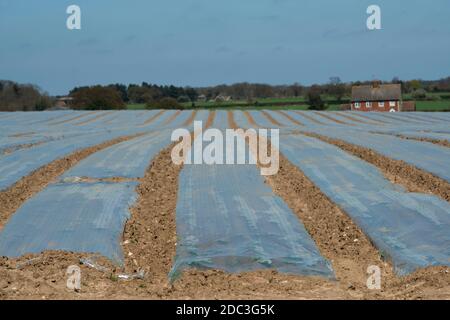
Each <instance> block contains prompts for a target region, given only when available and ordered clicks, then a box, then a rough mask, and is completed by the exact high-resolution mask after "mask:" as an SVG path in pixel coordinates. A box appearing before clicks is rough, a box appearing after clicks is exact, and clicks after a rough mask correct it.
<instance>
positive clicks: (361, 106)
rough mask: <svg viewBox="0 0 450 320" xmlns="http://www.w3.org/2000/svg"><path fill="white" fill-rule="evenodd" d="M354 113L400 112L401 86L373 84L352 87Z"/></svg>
mask: <svg viewBox="0 0 450 320" xmlns="http://www.w3.org/2000/svg"><path fill="white" fill-rule="evenodd" d="M351 110H352V111H366V112H367V111H375V112H400V111H403V110H402V89H401V85H400V84H373V85H365V86H354V87H352V101H351Z"/></svg>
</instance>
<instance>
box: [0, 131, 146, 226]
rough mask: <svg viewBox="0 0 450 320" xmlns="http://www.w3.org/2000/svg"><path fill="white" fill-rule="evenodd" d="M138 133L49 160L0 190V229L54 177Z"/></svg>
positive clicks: (53, 179)
mask: <svg viewBox="0 0 450 320" xmlns="http://www.w3.org/2000/svg"><path fill="white" fill-rule="evenodd" d="M140 135H142V134H138V135H133V136H126V137H120V138H116V139H113V140H110V141H107V142H104V143H102V144H99V145H96V146H93V147H89V148H86V149H82V150H79V151H76V152H74V153H72V154H70V155H67V156H65V157H64V158H61V159H58V160H55V161H53V162H50V163H49V164H47V165H45V166H43V167H41V168H39V169H37V170H35V171H34V172H32V173H31V174H29V175H28V176H26V177H23V178H22V179H20V180H19V181H18V182H16V183H15V184H14V185H13V186H11V187H9V188H8V189H6V190H4V191H0V230H1V229H2V228H3V226H4V225H5V223H6V221H8V219H9V218H10V217H11V216H12V215H13V214H14V213H15V212H16V211H17V209H19V208H20V206H21V205H22V204H23V203H24V202H25V201H26V200H28V199H30V198H31V197H33V196H34V195H36V194H37V193H38V192H40V191H42V190H43V189H45V187H47V186H48V185H49V184H50V183H51V182H53V181H55V179H57V178H58V177H59V176H60V175H62V174H63V173H64V172H65V171H67V170H69V169H70V168H72V167H73V166H74V165H76V164H77V163H78V162H80V161H81V160H83V159H84V158H86V157H88V156H90V155H91V154H93V153H95V152H98V151H100V150H102V149H105V148H107V147H110V146H112V145H114V144H117V143H120V142H123V141H126V140H130V139H133V138H135V137H137V136H140Z"/></svg>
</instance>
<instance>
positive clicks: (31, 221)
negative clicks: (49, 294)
mask: <svg viewBox="0 0 450 320" xmlns="http://www.w3.org/2000/svg"><path fill="white" fill-rule="evenodd" d="M136 185H137V184H136V183H134V182H127V183H93V184H86V183H79V184H55V185H51V186H49V187H48V188H46V189H45V190H44V191H42V192H41V193H39V194H38V195H36V196H35V197H34V198H32V199H30V200H28V201H27V202H26V203H25V204H24V205H23V206H22V207H21V208H20V209H19V210H18V211H17V212H16V213H15V214H14V215H13V216H12V217H11V219H10V220H9V222H8V223H7V224H6V226H5V227H4V229H3V230H2V231H1V232H0V256H7V257H19V256H21V255H23V254H26V253H40V252H43V251H47V250H64V251H72V252H87V253H99V254H101V255H103V256H105V257H107V258H109V259H111V260H112V261H113V262H115V263H118V264H122V263H123V254H122V250H121V246H120V241H121V236H122V233H123V228H124V224H125V222H126V220H127V219H128V218H129V215H130V213H129V211H128V208H129V207H130V206H132V205H133V203H134V202H135V199H136V195H135V192H134V189H135V187H136Z"/></svg>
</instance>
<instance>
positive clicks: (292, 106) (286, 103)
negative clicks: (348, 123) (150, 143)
mask: <svg viewBox="0 0 450 320" xmlns="http://www.w3.org/2000/svg"><path fill="white" fill-rule="evenodd" d="M430 96H432V97H435V98H436V100H431V101H416V106H417V111H450V93H439V94H430ZM404 99H405V100H410V99H411V97H410V95H405V96H404ZM324 100H325V103H326V105H327V109H326V110H327V111H337V110H340V106H341V103H340V102H338V101H336V100H334V99H333V97H329V96H325V97H324ZM348 100H349V98H348V97H344V98H343V102H342V103H348ZM181 105H182V106H183V107H184V108H185V109H194V108H195V109H217V110H221V109H232V110H242V109H246V110H261V109H268V110H279V109H281V110H308V105H307V104H306V101H305V99H304V97H291V98H262V99H258V100H257V102H249V101H245V100H237V101H230V102H222V103H216V102H211V101H207V102H196V103H195V107H192V104H191V103H190V102H188V103H182V104H181ZM127 109H128V110H144V109H145V104H128V105H127Z"/></svg>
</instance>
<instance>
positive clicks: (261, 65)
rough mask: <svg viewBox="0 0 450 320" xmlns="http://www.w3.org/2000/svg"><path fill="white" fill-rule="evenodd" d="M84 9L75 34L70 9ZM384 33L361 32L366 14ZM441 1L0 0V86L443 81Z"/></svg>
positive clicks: (448, 30) (445, 48)
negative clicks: (375, 8)
mask: <svg viewBox="0 0 450 320" xmlns="http://www.w3.org/2000/svg"><path fill="white" fill-rule="evenodd" d="M72 4H76V5H78V6H79V7H80V8H81V30H68V29H67V27H66V20H67V18H68V16H69V15H68V14H66V9H67V7H68V6H69V5H72ZM372 4H376V5H379V6H380V8H381V23H382V29H381V30H374V31H369V30H368V29H367V27H366V20H367V18H368V14H367V13H366V10H367V7H368V6H369V5H372ZM449 17H450V1H448V0H433V1H429V0H339V1H337V0H127V1H125V0H122V1H119V0H71V1H66V0H39V1H29V0H0V79H8V80H13V81H17V82H20V83H33V84H36V85H38V86H39V87H41V88H42V89H43V90H45V91H47V92H49V93H50V94H53V95H62V94H66V93H67V92H68V91H69V90H70V89H72V88H73V87H75V86H82V85H94V84H108V83H117V82H120V83H125V84H128V83H141V82H143V81H146V82H149V83H155V84H174V85H178V86H193V87H198V86H209V85H217V84H231V83H235V82H244V81H246V82H257V83H268V84H290V83H294V82H298V83H301V84H304V85H310V84H313V83H326V82H328V81H329V78H330V77H334V76H339V77H340V78H341V79H342V80H343V81H356V80H373V79H381V80H390V79H392V78H393V77H395V76H398V77H400V78H401V79H415V78H420V79H439V78H442V77H447V76H449V75H450V23H449V20H448V19H449Z"/></svg>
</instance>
